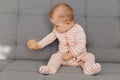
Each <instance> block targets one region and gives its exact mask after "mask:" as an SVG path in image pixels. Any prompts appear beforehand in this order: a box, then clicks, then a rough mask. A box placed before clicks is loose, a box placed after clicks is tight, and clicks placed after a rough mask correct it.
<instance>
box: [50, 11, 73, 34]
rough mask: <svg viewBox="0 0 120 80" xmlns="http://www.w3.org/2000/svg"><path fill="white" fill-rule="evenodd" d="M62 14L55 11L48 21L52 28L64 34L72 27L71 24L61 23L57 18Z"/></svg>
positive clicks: (60, 19)
mask: <svg viewBox="0 0 120 80" xmlns="http://www.w3.org/2000/svg"><path fill="white" fill-rule="evenodd" d="M61 14H62V11H59V10H58V11H56V12H55V13H54V15H53V16H52V17H53V18H52V19H50V21H51V22H52V24H53V25H54V28H55V29H56V30H57V31H59V32H61V33H64V32H66V31H68V30H69V29H71V28H72V26H73V22H70V21H68V22H63V20H62V18H59V16H60V15H61Z"/></svg>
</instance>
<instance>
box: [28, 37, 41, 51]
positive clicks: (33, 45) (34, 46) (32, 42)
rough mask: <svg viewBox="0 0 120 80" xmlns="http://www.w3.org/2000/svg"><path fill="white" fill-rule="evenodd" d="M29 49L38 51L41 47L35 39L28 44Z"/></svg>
mask: <svg viewBox="0 0 120 80" xmlns="http://www.w3.org/2000/svg"><path fill="white" fill-rule="evenodd" d="M27 45H28V48H30V49H32V50H38V49H40V45H38V44H37V41H35V40H34V39H31V40H29V41H28V42H27Z"/></svg>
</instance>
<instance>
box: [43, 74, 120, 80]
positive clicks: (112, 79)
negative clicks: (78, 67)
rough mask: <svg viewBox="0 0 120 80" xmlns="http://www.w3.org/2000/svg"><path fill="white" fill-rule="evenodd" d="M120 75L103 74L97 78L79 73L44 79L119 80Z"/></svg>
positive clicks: (57, 75)
mask: <svg viewBox="0 0 120 80" xmlns="http://www.w3.org/2000/svg"><path fill="white" fill-rule="evenodd" d="M119 78H120V74H101V75H96V76H88V75H84V74H77V73H67V74H66V73H64V74H62V73H61V74H54V75H48V76H45V77H44V80H118V79H119Z"/></svg>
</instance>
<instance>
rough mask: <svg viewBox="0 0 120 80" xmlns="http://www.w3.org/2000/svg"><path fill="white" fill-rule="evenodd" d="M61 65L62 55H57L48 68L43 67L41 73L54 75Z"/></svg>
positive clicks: (52, 57)
mask: <svg viewBox="0 0 120 80" xmlns="http://www.w3.org/2000/svg"><path fill="white" fill-rule="evenodd" d="M60 65H61V54H60V53H55V54H53V55H52V56H51V58H50V60H49V62H48V64H47V66H41V67H40V69H39V72H40V73H42V74H54V73H56V72H57V70H58V68H59V67H60Z"/></svg>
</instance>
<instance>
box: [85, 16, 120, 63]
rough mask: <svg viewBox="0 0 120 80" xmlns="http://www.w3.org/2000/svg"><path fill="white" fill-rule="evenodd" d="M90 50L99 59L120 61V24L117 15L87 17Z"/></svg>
mask: <svg viewBox="0 0 120 80" xmlns="http://www.w3.org/2000/svg"><path fill="white" fill-rule="evenodd" d="M87 25H88V27H87V29H88V31H87V33H88V34H87V35H88V36H87V38H88V51H89V52H92V53H93V54H95V55H96V59H97V61H103V62H104V61H106V62H112V61H113V62H120V30H119V28H120V26H119V18H117V17H87Z"/></svg>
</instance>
